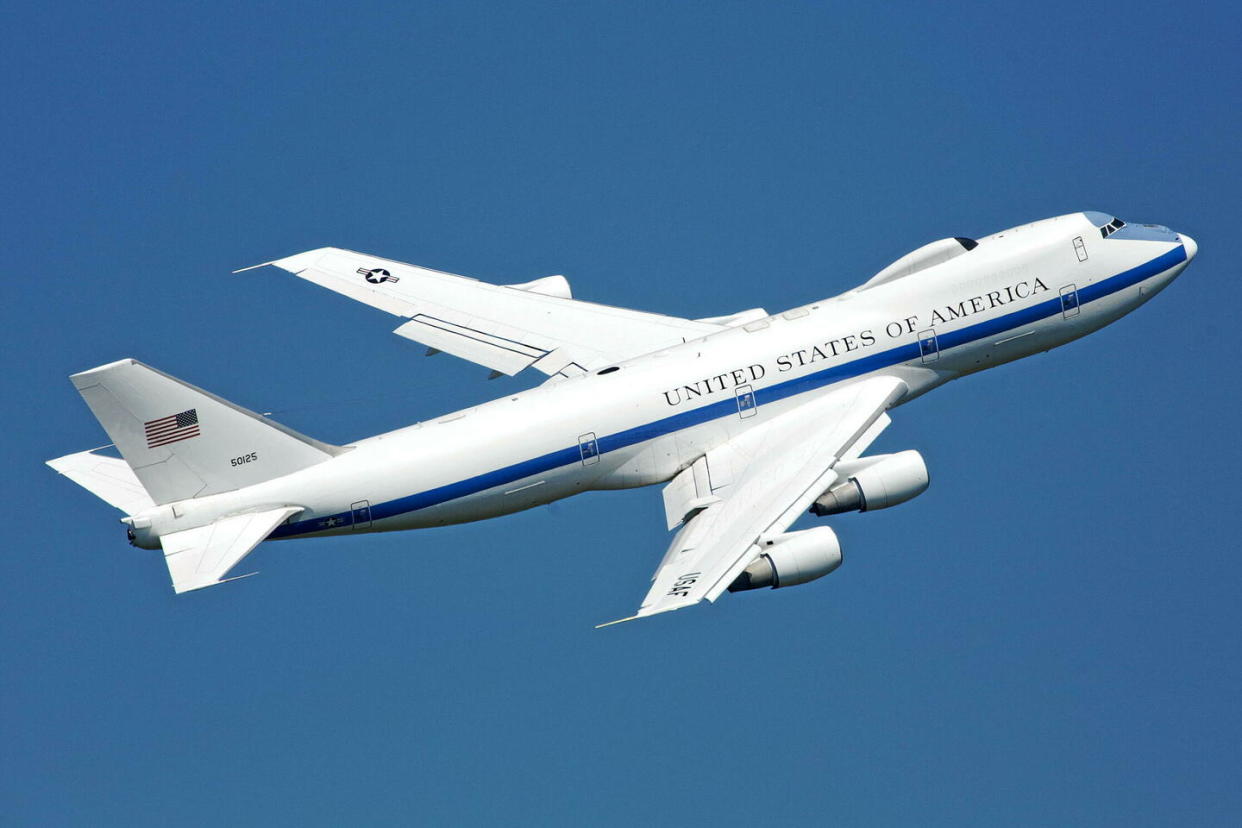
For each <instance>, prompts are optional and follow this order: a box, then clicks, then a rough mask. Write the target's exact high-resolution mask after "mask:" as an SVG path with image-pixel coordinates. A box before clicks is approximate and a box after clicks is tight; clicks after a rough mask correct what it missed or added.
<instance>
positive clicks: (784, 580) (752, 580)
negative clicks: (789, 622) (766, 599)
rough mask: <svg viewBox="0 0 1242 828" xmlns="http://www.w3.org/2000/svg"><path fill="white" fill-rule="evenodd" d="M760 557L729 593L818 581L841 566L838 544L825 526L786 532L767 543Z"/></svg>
mask: <svg viewBox="0 0 1242 828" xmlns="http://www.w3.org/2000/svg"><path fill="white" fill-rule="evenodd" d="M763 547H764V548H763V554H762V555H760V556H759V557H758V558H756V559H755V560H754V561H752V562H751V564H750V566H748V567H746V569H745V570H743V571H742V574H741V575H738V576H737V580H735V581H734V582H733V583H732V584H730V585H729V592H743V591H745V590H748V589H759V588H760V587H766V586H770V587H772V588H773V589H777V588H779V587H787V586H796V585H797V584H805V583H806V582H807V581H814V580H815V579H816V578H822V577H823V576H825V575H827V574H828V573H829V572H831V571H832V570H834V569H836V568H837V567H838V566H840V565H841V544H840V542H838V541H837V533H836V532H834V531H832V530H831V529H829V528H828V527H827V526H818V527H816V528H814V529H807V530H805V531H802V532H786V533H785V534H783V535H780V536H779V537H776V538H773V539H772V540H770V541H767V542H765V543H764V545H763Z"/></svg>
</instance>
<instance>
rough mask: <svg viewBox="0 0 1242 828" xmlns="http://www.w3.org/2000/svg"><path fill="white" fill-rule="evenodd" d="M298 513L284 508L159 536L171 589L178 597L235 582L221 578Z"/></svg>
mask: <svg viewBox="0 0 1242 828" xmlns="http://www.w3.org/2000/svg"><path fill="white" fill-rule="evenodd" d="M301 511H302V507H300V506H284V507H280V508H277V509H269V510H267V511H265V512H250V513H247V514H244V515H234V516H233V517H226V518H221V519H220V520H217V521H216V522H215V523H209V524H207V525H206V526H199V527H198V528H196V529H185V530H183V531H181V532H169V533H167V534H165V535H163V536H161V537H160V544H161V545H162V546H163V547H164V563H166V564H168V574H169V576H171V577H172V584H173V590H174V591H175V592H176V593H177V594H178V595H180V594H181V593H183V592H189V591H190V590H193V589H202V588H204V587H209V586H215V585H216V584H222V583H224V582H225V581H233V580H236V578H225V577H224V575H225V574H226V573H228V571H229V570H230V569H232V568H233V567H235V566H237V564H238V563H240V562H241V559H242V558H244V557H246V556H247V555H249V554H250V550H252V549H254V548H255V547H256V546H258V545H259V544H260V543H262V542H263V539H264V538H266V537H267V536H268V535H269V534H271V532H272V530H273V529H275V528H276V527H277V526H279V525H280V524H281V522H282V521H284V520H285V519H286V518H289V517H292V516H293V515H296V514H297V513H299V512H301ZM251 574H253V573H251ZM241 577H245V576H241Z"/></svg>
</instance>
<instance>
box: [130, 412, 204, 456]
mask: <svg viewBox="0 0 1242 828" xmlns="http://www.w3.org/2000/svg"><path fill="white" fill-rule="evenodd" d="M142 426H143V428H144V429H145V430H146V432H147V448H149V449H153V448H159V447H160V446H166V445H168V444H169V443H176V442H178V441H179V440H188V439H190V438H191V437H197V436H198V409H196V408H191V409H190V410H189V411H182V412H181V413H180V414H169V415H168V416H167V417H160V418H159V419H158V420H151V421H150V422H147V423H143V424H142Z"/></svg>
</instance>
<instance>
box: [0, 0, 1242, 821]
mask: <svg viewBox="0 0 1242 828" xmlns="http://www.w3.org/2000/svg"><path fill="white" fill-rule="evenodd" d="M1240 29H1242V14H1240V13H1239V12H1238V10H1237V7H1236V5H1233V4H1229V5H1226V4H1210V3H1209V4H1204V5H1202V6H1199V7H1195V8H1193V9H1192V8H1190V7H1187V6H1185V5H1166V6H1160V5H1153V6H1144V5H1143V4H1125V5H1123V6H1117V5H1115V4H1114V5H1110V4H1059V3H1041V4H1023V5H1021V6H1017V7H1013V8H1007V7H1004V6H997V5H996V4H956V5H939V6H934V7H933V6H932V4H909V5H894V6H883V7H881V6H878V4H870V3H865V4H850V5H846V4H810V3H781V4H776V3H728V2H722V3H679V4H669V3H621V4H618V3H596V2H574V3H562V4H523V5H517V4H477V3H468V2H458V3H453V4H436V5H420V4H393V5H391V6H386V5H374V4H339V5H337V4H327V3H317V4H308V5H305V6H299V7H293V6H283V5H280V4H229V3H216V4H196V5H182V4H165V5H160V6H158V7H154V6H148V5H126V4H120V5H109V6H101V5H98V4H76V3H63V4H55V6H54V7H52V8H48V7H47V4H30V3H24V2H18V3H10V4H8V5H6V6H5V7H4V8H3V9H2V10H0V66H3V71H2V72H0V83H2V84H3V87H2V89H3V100H4V102H5V103H4V106H3V107H0V123H2V124H3V134H4V136H5V152H4V156H3V161H2V162H0V163H2V164H3V171H4V173H3V180H4V183H5V186H4V188H3V193H4V196H3V198H2V199H0V211H2V213H0V249H2V250H3V252H4V263H5V266H6V271H7V273H6V277H7V278H6V282H7V284H8V285H9V287H8V288H7V296H8V301H7V302H6V308H7V309H6V312H5V324H4V325H3V328H2V329H0V337H3V354H4V367H5V375H6V380H7V383H8V387H9V393H8V395H7V396H6V403H5V405H4V406H3V410H2V413H0V416H2V417H3V426H4V433H5V434H6V435H7V437H8V449H7V450H6V452H5V456H6V461H7V462H6V463H5V468H6V470H5V472H4V474H3V475H2V476H0V485H2V486H3V496H4V499H5V502H6V503H8V504H9V509H10V518H9V521H8V526H7V541H8V542H7V543H6V551H5V554H4V555H3V556H2V557H0V583H3V587H2V589H3V601H2V602H0V654H2V655H0V658H2V662H0V802H3V803H4V804H3V806H2V808H3V811H4V813H5V817H6V820H5V821H6V822H7V823H9V824H57V823H59V824H65V823H77V824H115V825H135V824H167V823H169V822H171V821H173V820H176V821H178V822H188V823H190V824H220V823H225V822H228V823H241V824H272V823H276V824H295V823H296V824H323V825H333V824H341V823H345V822H369V823H403V824H407V823H427V824H479V825H484V824H495V823H497V822H505V823H510V824H523V823H525V824H532V823H534V824H565V825H580V824H599V825H614V824H615V825H621V824H632V823H645V824H656V825H666V824H667V825H671V824H706V823H710V824H713V825H750V824H756V823H773V822H779V823H783V824H817V825H818V824H825V823H836V824H845V825H896V824H911V823H914V824H927V825H932V824H944V825H963V824H992V825H994V824H998V823H1003V824H1031V825H1047V824H1078V825H1110V824H1111V825H1127V826H1130V825H1141V824H1154V825H1168V824H1200V825H1209V824H1236V822H1237V820H1238V817H1239V813H1240V812H1242V792H1240V791H1242V789H1240V788H1239V786H1238V785H1237V777H1238V768H1239V762H1240V760H1242V714H1240V713H1239V705H1238V703H1237V702H1238V687H1239V683H1240V682H1242V669H1240V668H1239V664H1238V644H1237V631H1238V629H1239V625H1240V623H1242V609H1240V608H1239V603H1238V598H1237V596H1238V594H1239V591H1240V589H1242V577H1240V574H1242V566H1240V565H1239V563H1238V558H1237V541H1236V539H1237V537H1238V530H1239V518H1238V515H1239V511H1238V507H1237V502H1236V499H1237V498H1236V492H1237V475H1236V469H1237V468H1238V462H1239V459H1240V458H1239V451H1238V448H1237V438H1236V427H1235V425H1234V422H1233V421H1234V418H1235V413H1236V411H1237V410H1238V406H1239V402H1240V400H1239V382H1238V371H1237V352H1238V349H1239V342H1238V336H1237V321H1236V315H1237V308H1238V307H1239V305H1240V304H1242V289H1239V284H1238V274H1237V266H1236V262H1237V261H1238V257H1239V255H1240V254H1242V249H1239V247H1240V246H1239V241H1238V239H1239V233H1238V230H1237V221H1238V215H1239V207H1240V206H1242V205H1240V203H1239V196H1238V192H1239V185H1240V184H1242V153H1240V152H1239V146H1240V138H1242V135H1240V132H1242V129H1240V127H1242V118H1240V116H1239V114H1238V108H1237V106H1236V101H1237V100H1238V99H1239V97H1240V95H1242V88H1240V87H1242V65H1240V63H1239V58H1238V52H1237V48H1236V46H1237V34H1238V31H1239V30H1240ZM1080 209H1095V210H1103V211H1107V212H1110V213H1116V214H1118V215H1120V216H1122V217H1123V218H1125V219H1129V220H1135V221H1151V222H1158V223H1162V224H1167V225H1169V226H1171V227H1173V228H1175V229H1178V230H1182V231H1185V232H1188V233H1190V234H1191V235H1193V236H1195V238H1196V239H1197V240H1198V242H1199V245H1200V254H1199V257H1198V259H1197V260H1196V261H1195V263H1194V264H1193V266H1192V267H1191V268H1190V269H1189V270H1188V271H1187V274H1186V275H1185V276H1184V277H1182V279H1180V280H1179V281H1178V282H1177V283H1175V284H1174V285H1173V287H1172V288H1171V289H1170V290H1168V291H1167V292H1165V293H1164V294H1162V295H1161V296H1160V297H1159V299H1158V300H1157V301H1155V302H1153V303H1152V304H1150V305H1148V306H1146V307H1144V308H1143V309H1141V310H1139V311H1138V312H1137V313H1135V314H1133V315H1132V316H1130V317H1128V318H1126V319H1124V320H1122V321H1120V322H1119V323H1117V324H1116V325H1114V326H1112V327H1110V328H1108V329H1106V330H1104V331H1102V332H1100V333H1098V334H1096V335H1095V336H1093V337H1090V338H1088V339H1086V340H1083V341H1080V342H1077V343H1074V344H1072V345H1069V346H1067V347H1065V348H1062V349H1060V350H1057V351H1054V352H1052V353H1050V354H1046V355H1041V356H1038V357H1035V358H1031V359H1028V360H1025V361H1023V362H1020V363H1017V364H1014V365H1010V366H1007V367H1005V368H1001V369H999V370H996V371H992V372H989V373H985V374H982V375H979V376H975V377H972V378H969V379H966V380H963V381H962V382H959V383H955V384H953V385H950V386H948V387H945V388H943V389H941V390H939V391H937V392H936V393H935V394H932V395H929V396H927V397H925V398H923V399H921V400H919V401H918V402H917V403H915V404H913V405H911V406H909V407H906V408H902V409H901V410H900V411H898V412H896V416H895V417H894V425H893V427H892V428H890V429H889V431H888V432H887V433H886V434H885V435H884V436H883V438H882V440H881V442H880V443H879V444H878V445H877V449H880V450H901V449H907V448H914V449H918V450H919V451H921V452H923V454H924V455H925V457H926V458H927V459H928V462H929V464H930V466H931V469H932V475H933V483H932V487H931V489H930V490H929V491H928V492H927V493H926V494H925V495H923V496H922V497H920V498H918V499H917V500H915V501H913V502H911V503H909V504H907V505H904V506H902V507H900V508H898V509H894V510H891V511H886V512H880V513H875V514H867V515H854V516H847V517H843V518H841V519H838V520H836V521H835V522H834V524H833V525H834V527H835V528H836V529H837V531H838V532H839V534H840V536H841V538H842V541H843V543H844V546H845V550H846V552H845V554H846V563H845V565H844V566H843V567H842V568H841V569H840V570H839V571H838V572H836V573H834V574H833V575H832V576H831V577H830V578H826V579H824V580H822V581H819V582H816V583H814V584H812V585H809V586H806V587H802V588H799V589H791V590H781V591H779V592H761V593H752V594H747V595H741V596H733V597H732V598H729V599H726V600H722V601H721V602H720V603H719V604H718V605H716V606H711V607H704V608H701V609H695V610H694V611H686V612H678V613H675V614H673V615H671V616H667V617H663V618H658V619H653V620H650V621H647V622H644V623H635V624H628V625H623V626H622V627H618V628H611V629H608V630H603V631H597V630H594V629H593V628H592V627H593V625H594V624H595V623H598V622H600V621H604V620H608V619H611V618H616V617H618V616H620V615H623V614H626V613H628V612H629V611H630V610H632V609H633V608H634V607H635V606H636V605H637V602H638V601H639V599H640V598H641V596H642V595H643V593H644V592H645V589H646V585H647V583H648V579H649V577H650V573H651V571H652V569H653V568H654V566H655V565H656V563H657V562H658V560H659V558H660V556H661V555H662V554H663V550H664V547H665V545H666V543H667V540H668V538H667V535H666V533H665V532H664V530H663V521H662V510H661V504H660V496H659V491H658V490H657V489H647V490H638V491H631V492H614V493H602V494H590V495H585V496H582V497H579V498H576V499H574V500H571V501H566V502H562V503H559V504H556V505H553V506H550V507H545V508H541V509H537V510H534V511H531V512H527V513H523V514H520V515H517V516H513V517H510V518H505V519H501V520H497V521H492V522H486V523H480V524H476V525H470V526H462V527H455V528H447V529H441V530H431V531H426V532H416V533H404V534H393V535H375V536H368V537H360V538H349V539H328V540H319V541H307V542H300V543H289V544H273V545H269V546H263V547H260V548H259V549H258V550H256V552H255V553H254V555H253V556H252V558H251V559H250V562H252V563H253V564H254V565H255V566H256V567H257V568H259V569H260V570H262V574H261V575H260V576H259V577H257V578H251V579H248V580H246V581H244V582H241V583H238V584H233V585H230V586H227V587H222V588H218V589H212V590H207V591H205V592H202V593H196V594H192V595H188V596H183V597H181V598H175V597H174V596H173V594H172V592H171V589H170V588H169V586H168V581H167V577H168V576H167V573H166V571H165V568H164V566H163V564H162V562H161V560H160V558H159V556H158V553H153V552H146V551H143V550H135V549H131V548H129V547H128V546H127V545H126V544H125V541H124V535H123V532H122V527H121V526H120V525H119V524H117V523H116V517H117V514H116V513H114V512H113V511H112V510H111V509H110V508H109V507H107V506H106V505H104V504H103V503H101V502H98V501H96V500H95V499H94V498H93V497H92V496H91V495H89V494H88V493H87V492H85V491H84V490H81V489H79V488H77V487H76V486H74V485H73V484H71V483H70V482H68V481H66V480H63V479H60V478H58V477H57V476H56V475H55V474H53V473H52V472H51V471H50V470H49V469H47V468H46V467H44V466H43V465H42V462H43V461H44V460H46V459H48V458H50V457H55V456H59V455H61V454H65V453H68V452H70V451H74V450H78V449H83V448H87V447H90V446H95V445H98V444H100V443H102V442H104V441H105V439H106V438H105V437H104V435H103V433H102V431H101V430H100V429H99V427H98V426H97V424H96V423H95V421H94V419H93V418H92V417H91V416H90V414H89V412H88V411H87V409H86V407H85V406H84V405H83V404H82V403H81V401H80V399H79V398H78V396H77V394H76V392H74V390H73V388H72V387H71V386H70V384H69V382H68V381H67V379H66V377H67V375H68V374H70V373H72V372H74V371H79V370H82V369H85V368H89V367H92V366H95V365H98V364H102V363H104V362H107V361H111V360H114V359H118V358H121V357H127V356H132V357H136V358H138V359H142V360H143V361H146V362H149V363H151V364H153V365H155V366H157V367H159V368H161V369H163V370H166V371H168V372H171V373H173V374H175V375H177V376H179V377H182V378H184V379H186V380H187V381H189V382H192V383H195V384H197V385H201V386H203V387H205V388H208V389H210V390H212V391H214V392H216V393H218V394H221V395H222V396H225V397H226V398H228V399H231V400H234V401H236V402H238V403H240V404H242V405H246V406H249V407H252V408H255V409H258V410H263V411H276V412H279V413H278V414H277V418H278V419H280V420H282V421H283V422H286V423H288V424H289V425H291V426H293V427H294V428H297V429H299V430H301V431H304V432H306V433H308V434H311V435H313V436H316V437H320V438H322V439H325V440H329V441H336V442H347V441H349V440H352V439H355V438H357V437H361V436H366V435H369V434H372V433H375V432H378V431H381V430H385V429H390V428H395V427H398V426H401V425H404V424H407V423H409V422H412V421H416V420H420V419H425V418H427V417H431V416H434V415H437V414H439V413H442V412H445V411H448V410H452V409H456V408H460V407H464V406H467V405H470V404H473V403H477V402H480V401H483V400H486V399H489V398H491V397H493V396H499V395H501V394H503V393H507V392H511V391H513V390H515V389H519V388H525V387H528V386H529V385H530V384H532V383H533V382H535V381H536V380H537V377H536V378H532V377H526V376H522V377H519V378H517V379H502V380H497V381H495V382H492V383H488V382H486V381H485V377H486V371H485V370H484V369H480V368H478V367H477V366H473V365H469V364H465V363H461V362H457V361H454V360H452V359H450V358H448V357H438V358H436V359H434V360H426V359H424V358H423V357H422V356H421V354H422V350H421V349H420V348H418V347H417V346H414V345H412V344H411V343H408V342H405V341H403V340H401V339H400V338H399V337H395V336H393V335H392V334H391V333H390V332H389V331H390V330H391V328H392V327H393V323H392V322H391V321H390V319H389V317H387V316H386V315H384V314H382V313H379V312H378V311H373V310H371V309H368V308H365V307H356V306H353V305H352V304H351V303H349V302H347V301H345V300H343V299H341V298H340V297H337V296H335V295H333V294H330V293H328V292H326V291H322V290H320V289H318V288H316V287H314V286H312V285H309V284H305V283H302V282H299V281H298V280H296V279H292V278H290V277H288V276H287V275H284V274H281V273H280V272H278V271H274V270H263V271H256V272H251V273H246V274H243V275H240V276H233V275H230V273H229V271H231V270H233V269H234V268H237V267H241V266H244V265H249V264H253V263H256V262H259V261H263V260H266V259H270V258H274V257H277V256H281V255H287V254H289V253H293V252H296V251H299V250H303V249H306V248H311V247H318V246H322V245H338V246H343V247H349V248H352V249H357V250H364V251H370V252H375V253H378V254H381V255H385V256H388V257H391V258H395V259H399V260H404V261H410V262H415V263H418V264H423V265H427V266H431V267H435V268H439V269H444V270H449V271H452V272H457V273H463V274H467V275H471V276H475V277H479V278H482V279H486V280H490V281H497V282H519V281H526V280H529V279H532V278H536V277H539V276H543V275H547V274H551V273H564V274H566V275H567V276H568V277H569V279H570V280H571V282H572V283H573V285H574V289H575V293H576V294H577V295H578V296H579V297H581V298H587V299H591V300H595V301H602V302H607V303H612V304H618V305H625V306H630V307H636V308H641V309H647V310H658V311H663V312H667V313H672V314H677V315H685V316H709V315H717V314H723V313H728V312H731V311H736V310H739V309H743V308H749V307H754V306H763V307H766V308H768V309H769V310H772V311H776V310H780V309H782V308H785V307H789V306H792V305H796V304H800V303H803V302H806V301H808V300H811V299H816V298H821V297H824V296H827V295H831V294H834V293H837V292H840V291H842V290H846V289H848V288H850V287H852V286H853V285H855V284H857V283H859V282H860V281H863V280H864V279H866V278H867V277H868V276H870V275H871V274H872V273H874V272H875V271H876V270H878V269H879V268H881V267H883V266H884V265H885V264H887V263H888V262H890V261H891V260H893V259H895V258H897V257H898V256H900V255H901V254H903V253H905V252H907V251H908V250H910V249H912V248H914V247H917V246H919V245H921V244H923V243H925V242H927V241H930V240H932V239H936V238H941V237H945V236H953V235H966V236H971V235H984V234H987V233H990V232H993V231H996V230H999V229H1002V228H1005V227H1009V226H1012V225H1015V224H1019V223H1024V222H1026V221H1030V220H1034V219H1037V218H1042V217H1046V216H1051V215H1057V214H1061V213H1065V212H1070V211H1074V210H1080Z"/></svg>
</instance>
